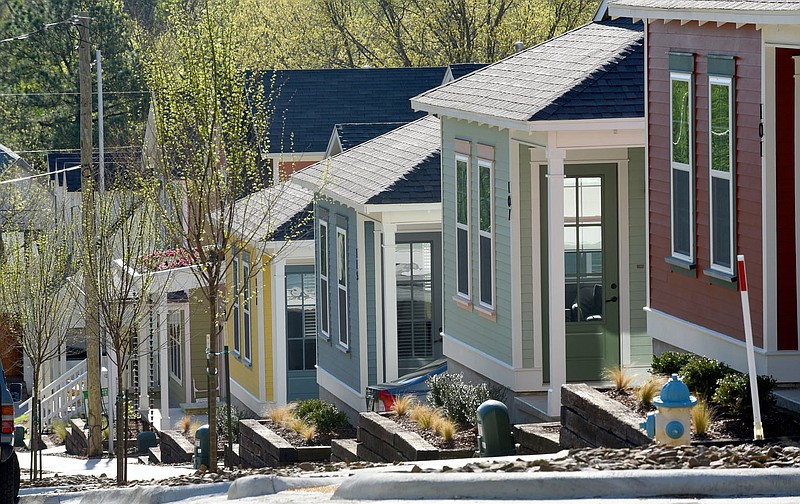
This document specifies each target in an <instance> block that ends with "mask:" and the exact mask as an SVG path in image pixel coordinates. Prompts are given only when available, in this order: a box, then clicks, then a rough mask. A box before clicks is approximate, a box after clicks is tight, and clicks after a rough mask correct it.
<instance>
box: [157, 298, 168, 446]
mask: <svg viewBox="0 0 800 504" xmlns="http://www.w3.org/2000/svg"><path fill="white" fill-rule="evenodd" d="M165 297H166V295H165V296H162V298H161V299H160V300H159V302H158V356H159V359H158V369H159V374H160V375H161V430H165V429H170V428H171V424H170V418H169V367H168V366H169V360H168V359H169V356H168V352H167V346H168V345H167V301H166V299H165Z"/></svg>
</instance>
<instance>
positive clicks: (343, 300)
mask: <svg viewBox="0 0 800 504" xmlns="http://www.w3.org/2000/svg"><path fill="white" fill-rule="evenodd" d="M348 336H349V335H348V334H347V291H346V290H344V289H339V342H340V343H341V344H343V345H345V346H347V345H348V344H349V341H350V340H349V337H348Z"/></svg>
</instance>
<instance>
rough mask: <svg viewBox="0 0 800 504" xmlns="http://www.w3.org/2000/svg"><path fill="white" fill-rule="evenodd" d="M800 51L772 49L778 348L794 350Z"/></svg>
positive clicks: (795, 347)
mask: <svg viewBox="0 0 800 504" xmlns="http://www.w3.org/2000/svg"><path fill="white" fill-rule="evenodd" d="M795 54H800V51H797V50H792V49H780V48H779V49H775V103H776V104H779V105H778V106H777V107H775V123H776V131H775V142H776V146H777V149H776V156H775V168H776V173H775V179H776V185H777V187H776V188H775V197H776V201H775V202H776V206H777V214H778V215H777V217H778V219H777V220H778V222H777V240H776V241H777V247H778V271H779V272H780V274H779V275H778V293H777V294H778V349H779V350H797V281H796V278H797V276H796V267H795V256H796V251H795V232H794V227H795V226H794V223H795V201H794V106H795V105H794V61H793V60H792V56H794V55H795Z"/></svg>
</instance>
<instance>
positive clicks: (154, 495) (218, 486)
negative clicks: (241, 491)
mask: <svg viewBox="0 0 800 504" xmlns="http://www.w3.org/2000/svg"><path fill="white" fill-rule="evenodd" d="M230 486H231V483H230V482H227V481H226V482H222V483H202V484H199V485H186V486H174V487H162V486H137V487H132V488H113V489H110V490H94V491H91V492H87V493H86V495H84V496H83V499H81V501H80V504H119V503H120V502H135V503H137V504H140V503H141V504H163V503H165V502H175V501H180V500H184V499H189V498H192V497H203V496H210V495H219V496H220V497H221V498H222V497H223V496H224V495H225V493H226V492H227V491H228V489H229V488H230ZM46 504H50V503H49V502H48V503H46Z"/></svg>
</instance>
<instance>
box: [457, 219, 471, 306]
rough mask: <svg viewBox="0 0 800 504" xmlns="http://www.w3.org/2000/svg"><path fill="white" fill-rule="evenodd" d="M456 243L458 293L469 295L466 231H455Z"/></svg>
mask: <svg viewBox="0 0 800 504" xmlns="http://www.w3.org/2000/svg"><path fill="white" fill-rule="evenodd" d="M456 235H457V241H458V292H460V293H462V294H469V257H468V255H469V244H468V243H467V230H466V229H456Z"/></svg>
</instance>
